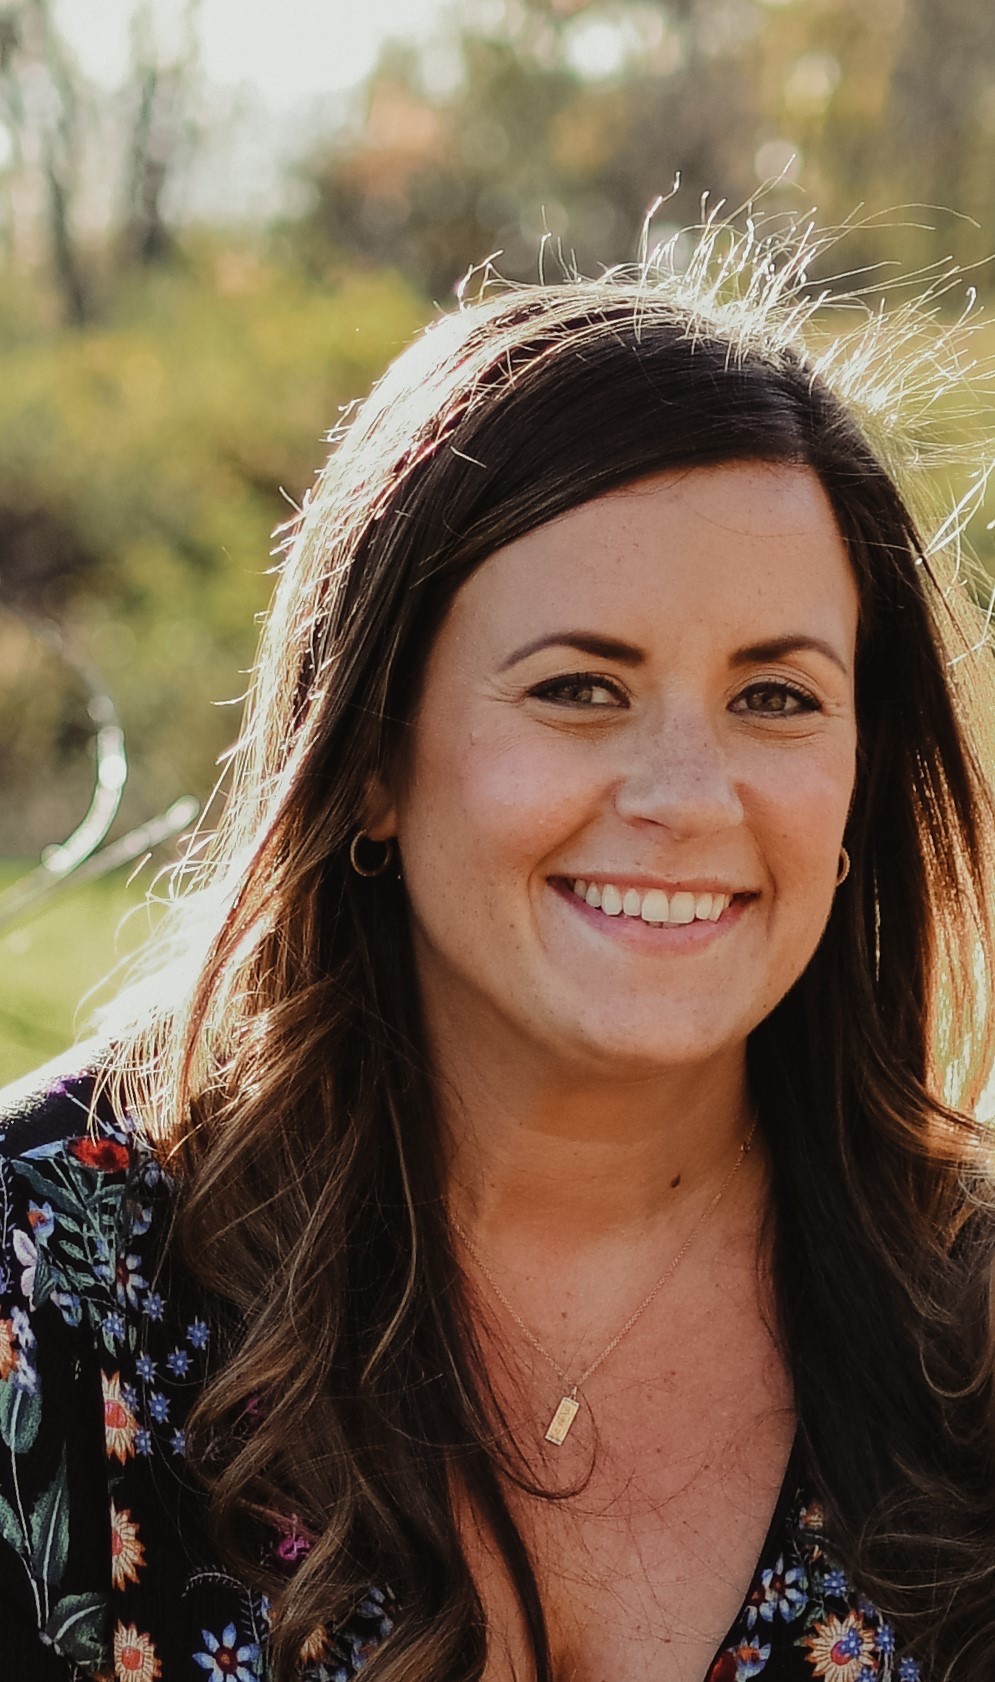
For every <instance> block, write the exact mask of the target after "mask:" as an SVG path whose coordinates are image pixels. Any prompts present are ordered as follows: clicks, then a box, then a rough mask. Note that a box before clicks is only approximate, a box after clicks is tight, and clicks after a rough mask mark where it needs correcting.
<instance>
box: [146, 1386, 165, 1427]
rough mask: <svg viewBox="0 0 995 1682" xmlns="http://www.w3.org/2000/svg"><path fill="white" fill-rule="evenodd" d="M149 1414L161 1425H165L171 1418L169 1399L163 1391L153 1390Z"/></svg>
mask: <svg viewBox="0 0 995 1682" xmlns="http://www.w3.org/2000/svg"><path fill="white" fill-rule="evenodd" d="M149 1412H150V1414H151V1415H152V1418H153V1419H154V1420H155V1421H156V1422H157V1424H159V1425H163V1424H164V1423H165V1421H166V1420H167V1419H168V1418H169V1397H168V1396H164V1395H163V1393H162V1391H161V1390H153V1392H152V1394H151V1396H150V1397H149Z"/></svg>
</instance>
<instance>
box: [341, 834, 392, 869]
mask: <svg viewBox="0 0 995 1682" xmlns="http://www.w3.org/2000/svg"><path fill="white" fill-rule="evenodd" d="M364 844H365V845H366V846H369V847H376V846H378V845H379V846H381V847H382V848H383V857H382V858H381V859H380V861H379V862H378V863H377V864H375V865H374V866H373V867H372V869H371V868H370V866H369V865H365V864H362V863H360V858H359V849H360V846H362V845H364ZM393 857H394V843H393V841H392V839H391V838H390V836H388V837H387V839H386V841H380V842H376V841H374V840H372V839H371V837H370V836H369V835H367V833H366V831H365V829H357V831H356V833H355V835H354V836H353V838H352V840H351V841H350V843H349V863H350V864H351V865H352V868H353V870H354V871H355V872H356V875H357V876H382V875H383V873H384V871H385V870H387V869H388V868H389V867H390V862H391V860H392V858H393Z"/></svg>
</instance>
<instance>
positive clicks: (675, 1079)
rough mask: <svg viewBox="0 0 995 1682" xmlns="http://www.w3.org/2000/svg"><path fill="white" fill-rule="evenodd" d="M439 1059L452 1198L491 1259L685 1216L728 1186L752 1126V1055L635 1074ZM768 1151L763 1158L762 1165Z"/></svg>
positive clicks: (617, 1235) (637, 1231) (606, 1239)
mask: <svg viewBox="0 0 995 1682" xmlns="http://www.w3.org/2000/svg"><path fill="white" fill-rule="evenodd" d="M476 1049H477V1050H479V1047H478V1048H476ZM440 1062H441V1069H440V1072H441V1074H442V1076H443V1079H442V1081H441V1083H440V1084H441V1089H442V1093H443V1099H442V1107H443V1122H444V1127H445V1137H446V1141H447V1148H448V1179H449V1188H448V1189H449V1199H450V1206H451V1208H452V1211H453V1214H454V1215H455V1216H456V1218H457V1220H458V1221H459V1222H460V1224H461V1225H462V1226H463V1227H464V1228H465V1229H466V1230H467V1231H469V1232H470V1233H472V1234H473V1235H474V1237H475V1239H476V1241H477V1242H479V1243H480V1245H481V1246H482V1247H483V1248H484V1249H485V1250H486V1251H487V1252H488V1253H489V1254H492V1255H493V1254H495V1253H496V1252H497V1251H500V1250H505V1251H507V1250H508V1249H515V1248H517V1247H518V1246H519V1245H523V1244H528V1245H530V1246H535V1245H536V1244H537V1243H538V1244H540V1245H541V1247H542V1248H543V1249H544V1250H547V1251H548V1250H549V1249H550V1248H551V1247H552V1248H559V1245H560V1241H562V1245H563V1247H564V1249H567V1248H569V1247H571V1246H575V1245H576V1243H577V1241H578V1239H579V1238H581V1237H582V1238H583V1240H584V1242H585V1244H586V1245H587V1244H589V1245H595V1246H597V1245H600V1244H604V1243H610V1242H611V1241H613V1240H616V1239H617V1240H619V1241H620V1242H623V1243H625V1242H638V1240H639V1239H640V1238H641V1237H643V1236H645V1235H646V1234H647V1233H648V1231H649V1230H650V1229H654V1230H655V1229H657V1228H658V1227H659V1226H660V1224H661V1223H663V1222H666V1221H667V1220H668V1219H669V1218H670V1216H671V1215H674V1216H678V1212H679V1218H680V1219H681V1220H683V1219H684V1218H685V1214H686V1211H687V1208H688V1206H689V1203H692V1204H698V1203H699V1202H701V1201H703V1200H704V1199H706V1198H707V1197H709V1196H710V1195H712V1194H713V1193H714V1191H715V1190H716V1189H717V1187H718V1186H719V1185H721V1184H722V1182H723V1181H724V1179H725V1178H726V1176H727V1175H728V1173H729V1171H730V1169H731V1167H732V1166H733V1164H734V1163H735V1161H736V1160H737V1157H738V1154H739V1151H740V1148H741V1146H742V1144H743V1142H744V1140H745V1139H746V1137H747V1135H748V1134H749V1131H750V1128H751V1126H752V1123H753V1106H752V1102H751V1100H750V1097H749V1093H748V1089H747V1083H746V1071H745V1050H742V1049H737V1052H736V1053H735V1054H734V1055H730V1056H727V1057H724V1058H723V1059H722V1060H720V1061H715V1062H712V1063H709V1064H707V1065H706V1066H704V1067H686V1068H685V1067H683V1066H682V1067H680V1068H675V1069H671V1070H666V1071H663V1072H659V1071H657V1072H655V1073H654V1074H653V1076H652V1077H646V1076H645V1075H644V1076H642V1077H641V1078H635V1077H633V1078H631V1079H629V1080H625V1079H620V1078H619V1076H618V1075H617V1074H614V1075H613V1076H612V1077H611V1078H608V1077H607V1076H606V1077H602V1078H598V1077H596V1076H592V1075H590V1074H586V1075H578V1074H577V1072H576V1070H572V1071H571V1070H566V1069H562V1068H560V1069H556V1068H551V1067H550V1066H549V1065H548V1062H545V1061H544V1062H542V1063H539V1062H538V1061H537V1060H534V1059H530V1058H529V1057H528V1055H527V1054H525V1055H523V1054H519V1055H518V1056H517V1057H509V1056H508V1055H506V1054H505V1055H502V1056H501V1057H500V1058H495V1059H493V1060H490V1061H489V1060H488V1059H487V1058H481V1057H479V1056H475V1057H474V1059H473V1061H472V1062H471V1061H470V1060H469V1059H467V1058H463V1057H455V1056H449V1057H445V1058H442V1059H440ZM761 1155H762V1153H761V1152H760V1151H759V1150H756V1149H755V1150H754V1151H752V1152H751V1167H752V1168H754V1169H756V1170H757V1171H759V1165H760V1158H761ZM752 1177H753V1175H752V1174H751V1176H750V1178H752ZM741 1178H742V1179H744V1180H746V1179H747V1176H746V1175H745V1174H744V1175H743V1176H741Z"/></svg>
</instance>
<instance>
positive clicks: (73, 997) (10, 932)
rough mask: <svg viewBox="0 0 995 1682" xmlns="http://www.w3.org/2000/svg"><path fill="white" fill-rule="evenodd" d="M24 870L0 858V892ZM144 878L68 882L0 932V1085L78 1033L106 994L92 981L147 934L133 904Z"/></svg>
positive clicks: (140, 898)
mask: <svg viewBox="0 0 995 1682" xmlns="http://www.w3.org/2000/svg"><path fill="white" fill-rule="evenodd" d="M27 868H28V866H26V865H20V864H18V863H17V862H16V861H11V860H3V861H0V893H2V892H3V890H4V889H5V888H8V887H9V886H10V885H11V884H12V883H13V882H16V881H17V880H18V878H19V877H21V876H22V875H24V874H25V872H26V870H27ZM150 875H151V871H149V870H148V869H146V870H144V871H143V872H142V874H141V877H140V878H139V879H138V880H137V881H135V882H133V883H130V884H129V881H128V876H127V874H126V873H121V874H119V875H115V876H109V877H107V878H106V879H104V880H102V881H98V882H90V883H87V884H85V885H83V886H80V887H74V886H72V885H71V884H69V885H67V886H65V887H63V888H60V889H59V890H58V891H57V892H56V893H54V894H53V895H52V897H51V899H49V900H47V901H46V902H45V903H44V906H43V908H40V909H37V910H35V911H34V912H32V913H31V914H30V915H24V916H23V917H22V918H21V919H20V920H19V921H18V923H17V924H15V926H14V927H13V928H8V929H6V930H3V931H2V932H0V1084H3V1083H5V1082H7V1081H11V1080H16V1079H17V1078H18V1077H19V1076H20V1075H22V1074H26V1073H27V1072H28V1071H29V1070H31V1069H33V1068H35V1067H36V1066H37V1065H38V1064H39V1063H44V1062H47V1060H48V1059H49V1058H50V1057H55V1056H57V1055H58V1054H59V1053H60V1052H61V1051H64V1050H65V1049H66V1048H67V1047H68V1046H70V1045H72V1044H73V1042H74V1040H75V1039H77V1038H80V1037H82V1035H83V1034H84V1033H85V1031H86V1026H87V1016H88V1010H89V1009H90V1008H92V1007H93V1005H95V1004H96V1003H98V1002H100V1001H101V1000H104V999H106V998H108V997H109V996H110V994H111V992H112V991H113V987H112V986H104V987H103V988H100V985H99V984H100V983H101V981H103V980H104V978H105V977H107V975H108V973H109V972H110V971H111V970H112V969H113V968H114V966H115V965H116V964H117V963H118V962H119V961H120V960H122V959H123V958H126V957H127V956H128V955H129V954H130V953H132V952H134V951H135V949H136V947H137V946H139V945H140V944H141V941H142V939H143V938H144V936H145V935H146V934H147V932H148V926H149V925H148V918H147V916H146V914H145V913H144V911H143V910H142V909H141V908H142V906H143V904H144V898H145V889H146V887H147V884H148V879H149V877H150ZM129 913H130V915H129ZM94 989H97V991H96V992H94ZM91 994H92V997H89V995H91Z"/></svg>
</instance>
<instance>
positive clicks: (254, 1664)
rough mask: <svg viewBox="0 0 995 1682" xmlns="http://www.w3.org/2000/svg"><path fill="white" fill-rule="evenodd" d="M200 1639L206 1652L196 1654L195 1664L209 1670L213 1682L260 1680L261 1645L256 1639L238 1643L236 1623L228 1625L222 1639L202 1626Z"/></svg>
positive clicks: (250, 1681) (252, 1681) (251, 1681)
mask: <svg viewBox="0 0 995 1682" xmlns="http://www.w3.org/2000/svg"><path fill="white" fill-rule="evenodd" d="M200 1638H201V1640H202V1641H203V1643H204V1646H205V1647H206V1648H207V1652H206V1653H195V1654H194V1655H193V1658H194V1663H195V1664H199V1665H200V1667H201V1669H202V1670H206V1671H207V1673H208V1676H209V1678H210V1682H258V1677H259V1669H258V1665H259V1648H258V1646H257V1644H256V1643H255V1642H254V1641H253V1642H249V1643H247V1644H246V1645H245V1646H243V1647H239V1646H237V1645H236V1643H237V1641H238V1632H237V1631H236V1629H235V1625H234V1624H227V1625H226V1626H225V1629H224V1631H223V1632H222V1634H221V1637H220V1639H219V1638H218V1637H217V1636H216V1635H212V1634H211V1631H210V1630H209V1629H202V1630H201V1632H200Z"/></svg>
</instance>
